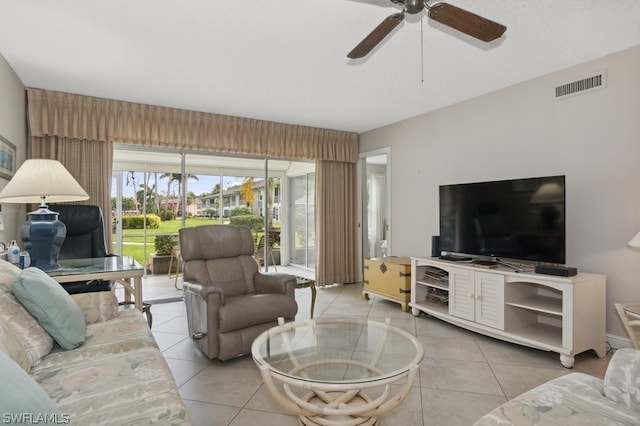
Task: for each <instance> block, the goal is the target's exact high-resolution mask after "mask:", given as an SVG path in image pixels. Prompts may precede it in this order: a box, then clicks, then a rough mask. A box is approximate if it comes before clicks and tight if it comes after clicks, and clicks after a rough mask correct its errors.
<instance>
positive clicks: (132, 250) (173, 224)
mask: <svg viewBox="0 0 640 426" xmlns="http://www.w3.org/2000/svg"><path fill="white" fill-rule="evenodd" d="M217 224H220V219H209V218H190V219H187V220H186V222H185V225H186V227H187V228H192V227H196V226H202V225H217ZM181 225H182V221H181V220H180V219H174V220H166V221H162V222H161V223H160V227H159V228H158V229H147V235H146V248H147V255H146V257H145V254H144V248H145V235H144V233H143V231H142V229H123V230H122V234H123V235H122V251H123V253H120V254H121V255H122V256H132V257H133V258H134V259H135V260H137V261H138V262H139V263H140V264H141V265H146V264H147V261H148V260H149V259H150V257H151V254H152V253H153V252H155V248H154V240H155V236H156V235H167V234H177V233H178V230H179V229H180V228H181V227H182V226H181ZM260 234H264V232H260ZM111 241H114V243H113V250H112V252H113V253H115V241H116V236H115V234H113V235H112V236H111Z"/></svg>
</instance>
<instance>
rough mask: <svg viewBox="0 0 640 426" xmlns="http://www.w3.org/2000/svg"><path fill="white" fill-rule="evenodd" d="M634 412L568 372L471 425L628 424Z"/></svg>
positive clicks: (595, 383) (599, 385) (592, 381)
mask: <svg viewBox="0 0 640 426" xmlns="http://www.w3.org/2000/svg"><path fill="white" fill-rule="evenodd" d="M637 422H638V416H637V413H635V412H633V411H632V410H630V409H628V408H626V407H625V406H624V405H622V404H618V403H616V402H614V401H612V400H610V399H608V398H606V397H605V396H604V389H603V382H602V380H600V379H598V378H597V377H593V376H590V375H588V374H584V373H569V374H567V375H564V376H561V377H558V378H555V379H553V380H550V381H548V382H546V383H544V384H542V385H540V386H538V387H535V388H533V389H531V390H530V391H527V392H525V393H523V394H521V395H519V396H517V397H515V398H513V399H512V400H510V401H508V402H506V403H505V404H503V405H501V406H500V407H498V408H496V409H494V410H492V411H490V412H489V413H488V414H486V415H484V416H483V417H482V418H480V419H479V420H478V421H477V422H475V423H474V426H495V425H519V426H525V425H540V426H541V425H632V424H638V423H637Z"/></svg>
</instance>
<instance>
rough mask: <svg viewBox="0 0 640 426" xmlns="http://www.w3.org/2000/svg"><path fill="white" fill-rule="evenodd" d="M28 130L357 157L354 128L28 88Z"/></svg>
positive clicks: (289, 155)
mask: <svg viewBox="0 0 640 426" xmlns="http://www.w3.org/2000/svg"><path fill="white" fill-rule="evenodd" d="M27 96H28V98H27V99H28V109H29V124H30V130H31V135H32V136H38V137H39V136H58V137H64V138H69V139H79V140H99V141H109V142H120V143H127V144H132V145H140V146H157V147H164V148H175V149H184V150H200V151H215V152H227V153H237V154H247V155H257V156H263V157H270V158H283V159H292V160H293V159H306V160H326V161H341V162H349V163H355V162H357V161H358V136H357V134H355V133H350V132H342V131H338V130H330V129H318V128H314V127H307V126H297V125H291V124H284V123H274V122H270V121H263V120H254V119H249V118H242V117H232V116H226V115H219V114H210V113H204V112H196V111H187V110H181V109H176V108H166V107H159V106H152V105H144V104H137V103H132V102H124V101H116V100H109V99H101V98H92V97H89V96H82V95H74V94H70V93H63V92H55V91H48V90H40V89H28V91H27Z"/></svg>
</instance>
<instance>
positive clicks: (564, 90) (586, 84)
mask: <svg viewBox="0 0 640 426" xmlns="http://www.w3.org/2000/svg"><path fill="white" fill-rule="evenodd" d="M605 83H606V74H605V73H604V72H599V73H597V74H594V75H591V76H589V77H585V78H583V79H580V80H576V81H571V82H569V83H564V84H561V85H560V86H557V87H556V99H560V98H565V97H567V96H575V95H582V94H585V93H589V92H593V91H594V90H598V89H601V88H603V87H604V86H605Z"/></svg>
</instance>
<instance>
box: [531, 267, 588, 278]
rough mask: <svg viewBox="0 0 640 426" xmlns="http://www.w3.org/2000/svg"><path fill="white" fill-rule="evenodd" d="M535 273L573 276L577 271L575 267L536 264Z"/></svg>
mask: <svg viewBox="0 0 640 426" xmlns="http://www.w3.org/2000/svg"><path fill="white" fill-rule="evenodd" d="M535 271H536V274H545V275H557V276H559V277H573V276H574V275H576V274H577V273H578V270H577V269H576V268H572V267H570V266H559V265H536V269H535Z"/></svg>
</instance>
